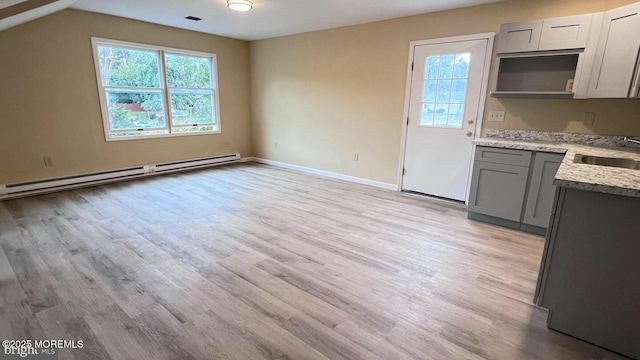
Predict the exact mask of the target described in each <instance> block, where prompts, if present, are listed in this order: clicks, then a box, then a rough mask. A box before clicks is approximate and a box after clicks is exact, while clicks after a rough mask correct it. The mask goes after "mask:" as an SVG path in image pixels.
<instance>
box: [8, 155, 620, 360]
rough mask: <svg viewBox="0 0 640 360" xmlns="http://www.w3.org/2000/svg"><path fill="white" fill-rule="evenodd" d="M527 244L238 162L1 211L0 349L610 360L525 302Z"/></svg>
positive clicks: (439, 205) (371, 192)
mask: <svg viewBox="0 0 640 360" xmlns="http://www.w3.org/2000/svg"><path fill="white" fill-rule="evenodd" d="M542 247H543V239H542V238H541V237H537V236H533V235H528V234H524V233H521V232H517V231H510V230H506V229H502V228H498V227H494V226H491V225H486V224H482V223H479V222H474V221H471V220H467V219H466V212H465V210H464V208H463V207H461V206H460V205H456V204H449V203H446V202H442V201H437V200H431V199H428V198H422V197H418V196H415V195H409V194H402V193H397V192H393V191H387V190H380V189H376V188H373V187H368V186H364V185H357V184H351V183H346V182H342V181H336V180H331V179H326V178H320V177H315V176H310V175H306V174H302V173H298V172H294V171H289V170H284V169H279V168H274V167H269V166H264V165H257V164H240V165H230V166H224V167H217V168H213V169H208V170H202V171H196V172H190V173H184V174H182V173H181V174H173V175H167V176H159V177H153V178H148V179H145V180H138V181H132V182H123V183H118V184H112V185H106V186H100V187H93V188H85V189H79V190H75V191H67V192H61V193H55V194H49V195H43V196H38V197H30V198H24V199H18V200H11V201H5V202H0V249H1V251H0V338H1V339H28V338H31V339H74V340H79V339H82V340H83V341H84V344H85V347H84V348H83V349H81V350H68V351H62V353H61V355H62V357H61V358H68V359H74V358H75V359H109V358H112V359H243V360H244V359H392V360H400V359H619V358H621V357H619V356H617V355H614V354H612V353H609V352H607V351H604V350H602V349H600V348H598V347H596V346H593V345H590V344H587V343H584V342H582V341H579V340H576V339H574V338H571V337H568V336H565V335H563V334H560V333H557V332H554V331H551V330H549V329H547V328H546V326H545V319H546V312H545V311H543V310H541V309H538V308H536V307H535V306H533V305H531V301H532V297H533V291H534V287H535V281H536V277H537V273H538V266H539V262H540V256H541V252H542Z"/></svg>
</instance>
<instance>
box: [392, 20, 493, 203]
mask: <svg viewBox="0 0 640 360" xmlns="http://www.w3.org/2000/svg"><path fill="white" fill-rule="evenodd" d="M495 36H496V33H493V32H490V33H482V34H472V35H462V36H451V37H446V38H438V39H429V40H417V41H411V42H410V43H409V61H408V64H407V83H406V88H405V96H404V111H403V114H402V115H403V116H402V139H401V141H400V162H399V164H398V191H402V175H403V174H402V169H403V168H404V158H405V154H406V151H407V130H408V126H407V119H408V118H409V105H410V102H411V83H412V80H413V69H412V67H413V57H414V55H415V49H416V46H421V45H434V44H443V43H452V42H463V41H470V40H487V51H486V54H485V59H484V71H483V74H482V85H481V87H480V101H479V103H478V113H477V115H476V126H475V129H474V131H473V140H475V139H477V138H479V137H480V132H481V130H482V119H483V117H484V107H485V104H486V101H487V89H488V87H489V73H490V72H491V59H492V58H493V42H494V39H495ZM470 166H473V151H472V152H471V165H470ZM469 175H471V172H469ZM470 180H471V179H468V180H467V196H466V198H465V204H466V203H467V202H468V201H469V187H470V185H471V181H470Z"/></svg>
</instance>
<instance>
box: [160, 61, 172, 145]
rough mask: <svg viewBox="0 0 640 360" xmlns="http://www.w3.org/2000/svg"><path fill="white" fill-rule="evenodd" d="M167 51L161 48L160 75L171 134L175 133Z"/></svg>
mask: <svg viewBox="0 0 640 360" xmlns="http://www.w3.org/2000/svg"><path fill="white" fill-rule="evenodd" d="M164 54H165V52H164V50H160V76H161V77H162V84H163V85H164V86H163V91H164V101H165V104H166V105H165V112H166V114H167V126H168V127H169V134H173V130H172V129H173V115H172V114H171V95H170V94H169V80H168V79H167V77H168V76H167V66H166V65H167V64H166V61H165V56H164Z"/></svg>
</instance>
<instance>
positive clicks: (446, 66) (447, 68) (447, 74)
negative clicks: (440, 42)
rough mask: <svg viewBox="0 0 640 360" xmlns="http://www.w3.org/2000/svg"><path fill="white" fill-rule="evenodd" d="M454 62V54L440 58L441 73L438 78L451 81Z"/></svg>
mask: <svg viewBox="0 0 640 360" xmlns="http://www.w3.org/2000/svg"><path fill="white" fill-rule="evenodd" d="M454 60H455V55H454V54H450V55H442V56H440V72H439V74H438V78H440V79H451V77H452V76H453V63H454Z"/></svg>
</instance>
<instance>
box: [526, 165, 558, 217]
mask: <svg viewBox="0 0 640 360" xmlns="http://www.w3.org/2000/svg"><path fill="white" fill-rule="evenodd" d="M562 159H564V155H562V154H546V153H537V154H536V158H535V160H534V162H533V171H532V172H531V180H530V181H529V193H528V195H527V203H526V205H525V209H524V216H523V218H522V222H523V223H525V224H529V225H534V226H539V227H543V228H546V227H547V226H549V217H550V216H551V208H552V206H553V198H554V196H555V193H556V186H555V185H553V179H554V178H555V176H556V172H558V168H559V167H560V164H561V163H562Z"/></svg>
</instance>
